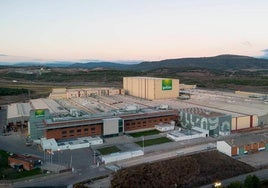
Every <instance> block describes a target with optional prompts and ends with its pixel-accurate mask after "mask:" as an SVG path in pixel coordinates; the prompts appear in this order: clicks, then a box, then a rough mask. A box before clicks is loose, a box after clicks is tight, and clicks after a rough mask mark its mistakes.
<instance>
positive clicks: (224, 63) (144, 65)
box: [12, 55, 268, 71]
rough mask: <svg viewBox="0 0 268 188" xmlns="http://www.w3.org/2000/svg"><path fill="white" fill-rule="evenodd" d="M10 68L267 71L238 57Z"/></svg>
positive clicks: (262, 63)
mask: <svg viewBox="0 0 268 188" xmlns="http://www.w3.org/2000/svg"><path fill="white" fill-rule="evenodd" d="M12 66H47V67H66V68H88V69H95V68H104V69H117V70H135V71H150V70H154V69H159V68H205V69H214V70H241V69H268V59H262V58H253V57H248V56H239V55H219V56H215V57H200V58H180V59H167V60H161V61H145V62H141V63H137V64H124V63H114V62H88V63H76V62H48V63H42V64H40V63H32V62H29V63H17V64H13V65H12Z"/></svg>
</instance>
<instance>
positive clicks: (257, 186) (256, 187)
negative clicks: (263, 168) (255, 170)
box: [244, 175, 261, 188]
mask: <svg viewBox="0 0 268 188" xmlns="http://www.w3.org/2000/svg"><path fill="white" fill-rule="evenodd" d="M244 187H245V188H261V182H260V179H259V178H258V177H257V176H256V175H253V176H252V175H248V176H247V177H246V179H245V181H244Z"/></svg>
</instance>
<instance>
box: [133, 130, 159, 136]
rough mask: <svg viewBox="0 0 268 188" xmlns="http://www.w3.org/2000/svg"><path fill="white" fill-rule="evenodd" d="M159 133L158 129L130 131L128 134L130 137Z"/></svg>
mask: <svg viewBox="0 0 268 188" xmlns="http://www.w3.org/2000/svg"><path fill="white" fill-rule="evenodd" d="M159 133H160V131H158V130H150V131H142V132H136V133H130V134H129V135H130V136H132V137H141V136H149V135H154V134H159Z"/></svg>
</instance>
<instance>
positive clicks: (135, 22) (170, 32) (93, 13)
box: [0, 0, 268, 62]
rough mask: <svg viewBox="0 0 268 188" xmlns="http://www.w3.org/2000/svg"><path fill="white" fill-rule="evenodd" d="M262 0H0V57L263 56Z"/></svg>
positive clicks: (266, 48) (266, 42)
mask: <svg viewBox="0 0 268 188" xmlns="http://www.w3.org/2000/svg"><path fill="white" fill-rule="evenodd" d="M267 10H268V1H267V0H256V1H252V0H224V1H219V0H135V1H131V0H72V1H71V0H70V1H68V0H0V61H1V62H19V61H52V60H58V61H62V60H68V61H73V60H79V61H83V60H91V59H101V60H109V61H115V60H161V59H170V58H182V57H205V56H216V55H220V54H238V55H247V56H254V57H261V56H267V57H268V24H267V18H268V11H267Z"/></svg>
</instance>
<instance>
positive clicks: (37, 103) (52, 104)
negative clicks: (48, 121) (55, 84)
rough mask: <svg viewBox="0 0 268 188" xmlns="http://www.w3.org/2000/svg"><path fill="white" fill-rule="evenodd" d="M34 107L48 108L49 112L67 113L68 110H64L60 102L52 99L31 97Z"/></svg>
mask: <svg viewBox="0 0 268 188" xmlns="http://www.w3.org/2000/svg"><path fill="white" fill-rule="evenodd" d="M30 103H31V105H32V106H33V108H34V109H49V112H50V113H51V114H68V113H69V112H68V111H67V110H65V109H64V108H63V107H62V106H61V105H60V104H58V103H57V102H56V101H54V100H53V99H44V98H40V99H32V100H31V101H30Z"/></svg>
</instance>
